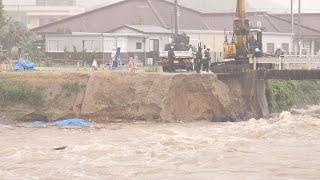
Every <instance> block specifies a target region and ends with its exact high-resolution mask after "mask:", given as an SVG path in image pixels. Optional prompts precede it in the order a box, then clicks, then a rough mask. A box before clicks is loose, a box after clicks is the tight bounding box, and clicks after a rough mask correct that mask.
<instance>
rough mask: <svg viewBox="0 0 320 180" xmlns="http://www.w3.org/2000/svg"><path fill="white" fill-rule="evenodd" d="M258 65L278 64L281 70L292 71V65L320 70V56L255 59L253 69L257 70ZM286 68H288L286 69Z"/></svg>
mask: <svg viewBox="0 0 320 180" xmlns="http://www.w3.org/2000/svg"><path fill="white" fill-rule="evenodd" d="M257 64H276V65H278V68H279V70H282V69H283V68H286V69H290V65H291V64H303V65H307V67H308V70H311V69H319V68H320V56H307V55H301V56H299V55H283V56H280V57H279V58H273V57H270V58H255V59H254V60H253V68H254V70H256V69H257ZM284 66H286V67H284Z"/></svg>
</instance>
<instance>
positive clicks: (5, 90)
mask: <svg viewBox="0 0 320 180" xmlns="http://www.w3.org/2000/svg"><path fill="white" fill-rule="evenodd" d="M43 96H44V93H43V88H41V87H32V86H31V85H28V84H27V83H25V82H14V83H8V82H1V83H0V105H2V106H7V105H11V104H25V105H30V106H35V107H37V106H41V105H42V104H43V101H44V98H43Z"/></svg>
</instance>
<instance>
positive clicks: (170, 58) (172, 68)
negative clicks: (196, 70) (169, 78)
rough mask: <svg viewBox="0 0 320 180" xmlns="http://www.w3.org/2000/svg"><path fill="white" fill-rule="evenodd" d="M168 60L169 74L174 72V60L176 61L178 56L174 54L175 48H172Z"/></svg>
mask: <svg viewBox="0 0 320 180" xmlns="http://www.w3.org/2000/svg"><path fill="white" fill-rule="evenodd" d="M168 59H169V72H174V71H175V68H174V60H175V59H176V55H175V53H174V47H173V46H171V48H170V50H169V52H168Z"/></svg>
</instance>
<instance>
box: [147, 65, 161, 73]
mask: <svg viewBox="0 0 320 180" xmlns="http://www.w3.org/2000/svg"><path fill="white" fill-rule="evenodd" d="M160 69H161V67H159V66H147V67H145V68H144V72H160Z"/></svg>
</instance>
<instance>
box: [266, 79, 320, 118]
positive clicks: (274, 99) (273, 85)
mask: <svg viewBox="0 0 320 180" xmlns="http://www.w3.org/2000/svg"><path fill="white" fill-rule="evenodd" d="M267 99H268V103H269V108H270V110H271V112H282V111H287V110H289V109H291V108H292V107H303V106H305V105H313V104H318V103H320V81H281V80H269V81H268V87H267Z"/></svg>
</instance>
